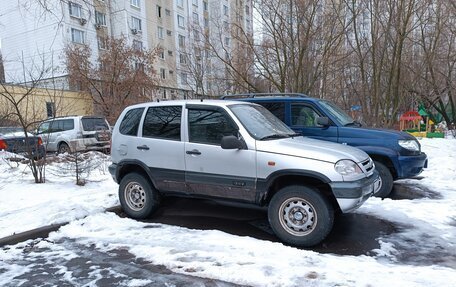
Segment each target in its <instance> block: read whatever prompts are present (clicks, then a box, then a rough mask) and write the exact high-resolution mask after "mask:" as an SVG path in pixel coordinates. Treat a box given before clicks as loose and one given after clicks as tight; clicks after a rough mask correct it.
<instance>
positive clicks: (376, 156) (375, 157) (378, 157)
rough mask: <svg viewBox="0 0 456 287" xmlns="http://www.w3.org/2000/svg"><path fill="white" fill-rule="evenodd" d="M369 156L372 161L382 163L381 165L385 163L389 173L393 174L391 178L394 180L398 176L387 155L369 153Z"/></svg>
mask: <svg viewBox="0 0 456 287" xmlns="http://www.w3.org/2000/svg"><path fill="white" fill-rule="evenodd" d="M369 156H370V157H371V158H372V160H373V161H378V162H381V163H383V165H385V166H386V167H387V168H388V170H389V171H390V173H391V175H392V176H393V180H396V179H397V178H398V174H397V170H396V167H395V166H394V163H393V161H392V160H391V159H390V158H389V157H388V156H386V155H380V154H369Z"/></svg>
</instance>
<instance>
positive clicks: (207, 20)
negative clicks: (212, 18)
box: [204, 18, 209, 28]
mask: <svg viewBox="0 0 456 287" xmlns="http://www.w3.org/2000/svg"><path fill="white" fill-rule="evenodd" d="M207 27H209V19H207V18H204V28H207Z"/></svg>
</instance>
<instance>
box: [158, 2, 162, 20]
mask: <svg viewBox="0 0 456 287" xmlns="http://www.w3.org/2000/svg"><path fill="white" fill-rule="evenodd" d="M161 16H162V7H161V6H159V5H157V17H158V18H161Z"/></svg>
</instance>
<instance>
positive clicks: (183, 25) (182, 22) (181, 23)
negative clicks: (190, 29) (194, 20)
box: [177, 15, 185, 28]
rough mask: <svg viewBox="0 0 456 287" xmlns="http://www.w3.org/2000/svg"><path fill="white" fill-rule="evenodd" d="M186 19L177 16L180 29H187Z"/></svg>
mask: <svg viewBox="0 0 456 287" xmlns="http://www.w3.org/2000/svg"><path fill="white" fill-rule="evenodd" d="M184 21H185V18H184V17H183V16H181V15H177V25H178V26H179V27H180V28H185V23H184Z"/></svg>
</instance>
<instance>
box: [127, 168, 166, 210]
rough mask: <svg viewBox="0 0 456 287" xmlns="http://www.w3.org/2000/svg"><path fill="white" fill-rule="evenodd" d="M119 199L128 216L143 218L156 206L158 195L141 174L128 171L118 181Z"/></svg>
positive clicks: (158, 202)
mask: <svg viewBox="0 0 456 287" xmlns="http://www.w3.org/2000/svg"><path fill="white" fill-rule="evenodd" d="M119 200H120V204H121V206H122V209H123V210H124V211H125V213H126V214H127V215H128V216H130V217H132V218H136V219H144V218H148V217H149V216H151V215H152V213H154V211H155V210H156V209H157V208H158V206H159V204H160V195H159V194H158V192H157V191H156V190H155V189H154V188H153V187H152V185H151V184H150V182H149V181H148V180H147V179H146V178H144V177H143V176H142V175H140V174H138V173H129V174H127V175H126V176H125V177H124V178H123V179H122V180H121V182H120V185H119Z"/></svg>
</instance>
